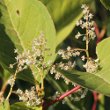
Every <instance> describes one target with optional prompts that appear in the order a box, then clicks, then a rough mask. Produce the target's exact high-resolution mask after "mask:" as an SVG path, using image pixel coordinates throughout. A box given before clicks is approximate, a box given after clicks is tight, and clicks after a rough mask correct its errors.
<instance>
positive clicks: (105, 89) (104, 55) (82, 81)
mask: <svg viewBox="0 0 110 110" xmlns="http://www.w3.org/2000/svg"><path fill="white" fill-rule="evenodd" d="M109 49H110V38H107V39H105V40H103V41H102V42H100V43H99V44H98V45H97V54H98V58H99V59H100V66H101V70H99V71H98V72H96V73H92V74H91V73H87V72H80V71H76V70H71V71H68V72H65V71H62V74H63V75H64V76H66V77H67V78H68V79H70V80H71V81H73V82H75V83H77V84H79V85H81V86H83V87H86V88H88V89H90V90H94V91H97V92H99V93H102V94H104V95H107V96H110V74H109V72H110V69H109V68H110V54H109Z"/></svg>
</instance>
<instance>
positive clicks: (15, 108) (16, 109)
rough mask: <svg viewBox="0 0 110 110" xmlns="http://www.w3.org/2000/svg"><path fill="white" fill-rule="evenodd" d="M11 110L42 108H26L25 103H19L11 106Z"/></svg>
mask: <svg viewBox="0 0 110 110" xmlns="http://www.w3.org/2000/svg"><path fill="white" fill-rule="evenodd" d="M11 110H42V107H41V106H38V107H29V106H26V105H25V104H24V103H23V102H18V103H15V104H13V105H11Z"/></svg>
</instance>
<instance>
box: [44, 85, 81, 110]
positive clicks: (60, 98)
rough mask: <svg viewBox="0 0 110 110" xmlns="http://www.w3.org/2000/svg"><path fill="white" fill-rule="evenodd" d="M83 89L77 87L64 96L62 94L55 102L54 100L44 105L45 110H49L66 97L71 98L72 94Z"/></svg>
mask: <svg viewBox="0 0 110 110" xmlns="http://www.w3.org/2000/svg"><path fill="white" fill-rule="evenodd" d="M80 88H81V86H76V87H74V88H73V89H71V90H69V91H67V92H65V93H64V94H62V95H61V96H60V97H58V98H56V99H55V100H53V101H52V102H50V103H48V104H44V105H43V107H44V110H45V109H47V108H48V107H49V106H50V105H53V104H54V103H56V102H58V101H61V100H63V99H64V98H65V97H67V96H69V95H70V94H72V93H75V92H77V91H78V90H79V89H80Z"/></svg>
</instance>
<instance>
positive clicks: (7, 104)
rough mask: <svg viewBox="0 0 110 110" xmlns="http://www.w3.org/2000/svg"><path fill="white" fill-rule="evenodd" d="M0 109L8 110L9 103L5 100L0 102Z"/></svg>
mask: <svg viewBox="0 0 110 110" xmlns="http://www.w3.org/2000/svg"><path fill="white" fill-rule="evenodd" d="M0 110H10V105H9V102H8V101H5V102H3V103H1V104H0Z"/></svg>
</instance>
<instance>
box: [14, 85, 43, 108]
mask: <svg viewBox="0 0 110 110" xmlns="http://www.w3.org/2000/svg"><path fill="white" fill-rule="evenodd" d="M16 94H17V95H18V96H19V100H20V101H23V102H25V103H26V105H27V106H37V105H40V104H41V103H42V101H41V98H40V97H38V95H37V93H36V90H35V87H32V88H31V90H25V91H24V92H23V91H22V90H20V89H18V90H17V91H16Z"/></svg>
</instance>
